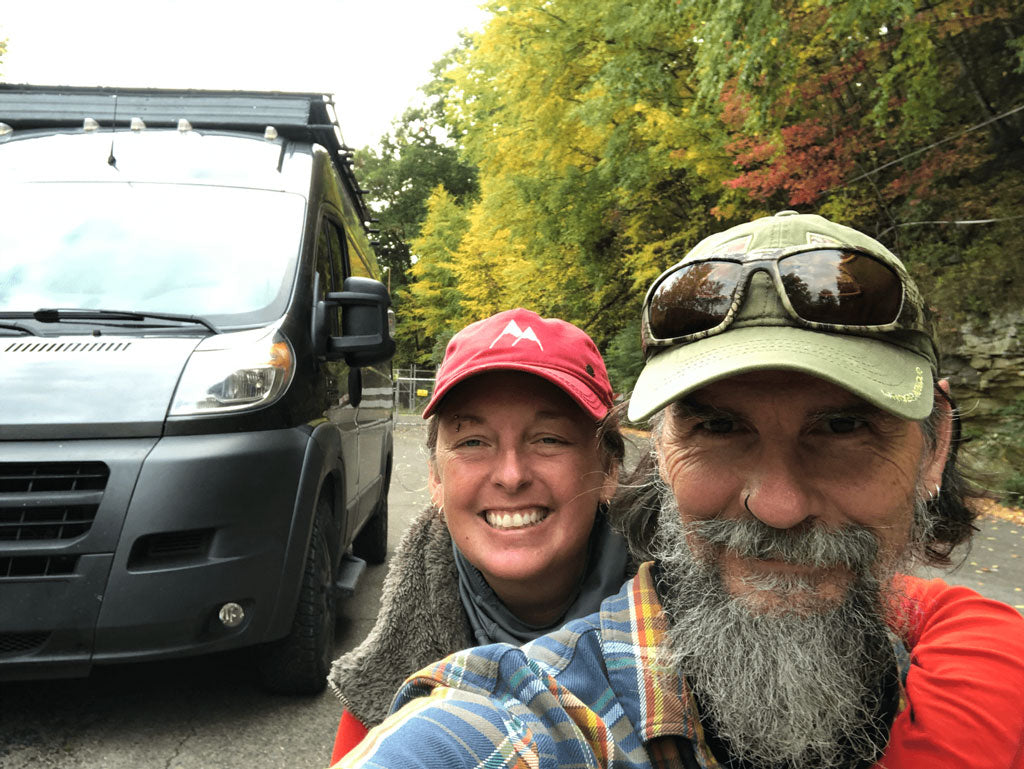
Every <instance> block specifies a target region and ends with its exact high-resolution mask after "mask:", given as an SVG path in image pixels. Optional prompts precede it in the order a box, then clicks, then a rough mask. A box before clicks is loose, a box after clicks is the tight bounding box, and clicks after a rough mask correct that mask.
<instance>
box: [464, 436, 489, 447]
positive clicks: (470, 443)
mask: <svg viewBox="0 0 1024 769" xmlns="http://www.w3.org/2000/svg"><path fill="white" fill-rule="evenodd" d="M458 445H459V446H460V447H461V446H466V447H467V448H476V447H477V446H483V445H484V442H483V441H482V440H480V439H479V438H466V440H464V441H462V442H461V443H459V444H458Z"/></svg>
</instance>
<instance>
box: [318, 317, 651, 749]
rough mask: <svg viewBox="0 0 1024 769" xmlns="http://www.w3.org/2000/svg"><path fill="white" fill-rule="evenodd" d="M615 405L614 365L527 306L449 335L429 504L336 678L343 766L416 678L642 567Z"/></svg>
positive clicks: (530, 628) (577, 604)
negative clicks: (614, 519)
mask: <svg viewBox="0 0 1024 769" xmlns="http://www.w3.org/2000/svg"><path fill="white" fill-rule="evenodd" d="M611 406H612V389H611V384H610V383H609V381H608V375H607V373H606V371H605V366H604V361H603V360H602V359H601V355H600V353H598V351H597V348H596V346H595V345H594V343H593V341H592V340H591V339H590V337H588V336H587V335H586V334H585V333H584V332H583V331H581V330H580V329H578V328H576V327H575V326H573V325H572V324H570V323H566V322H565V321H562V320H557V319H553V318H541V317H540V316H539V315H537V314H536V313H533V312H530V311H528V310H523V309H517V310H510V311H507V312H502V313H498V314H497V315H494V316H492V317H490V318H487V319H486V320H482V321H479V322H477V323H474V324H472V325H470V326H467V327H466V328H464V329H463V330H462V331H460V332H459V333H458V334H456V335H455V336H454V337H453V338H452V340H451V342H450V343H449V344H448V348H447V350H446V352H445V358H444V361H443V362H442V364H441V366H440V368H439V369H438V372H437V382H436V387H435V390H434V393H433V396H432V398H431V400H430V403H429V404H428V405H427V408H426V409H425V410H424V412H423V416H424V417H425V418H428V419H429V420H430V422H429V425H428V436H427V447H428V450H429V452H430V458H429V477H430V496H431V501H432V505H431V506H430V507H429V508H428V509H427V510H425V511H424V512H423V513H421V514H420V516H419V517H418V518H417V519H416V520H415V521H414V522H413V524H412V526H411V527H410V529H409V530H408V531H407V532H406V534H405V536H404V537H403V540H402V543H401V544H400V545H399V547H398V550H397V551H396V552H395V554H394V556H393V558H392V562H391V566H390V569H389V572H388V576H387V578H386V580H385V583H384V595H383V597H382V599H381V611H380V614H379V615H378V618H377V623H376V625H375V626H374V628H373V630H372V631H371V632H370V635H369V636H368V637H367V639H366V640H365V641H364V642H363V643H362V644H361V645H360V646H359V647H358V648H357V649H355V650H354V651H352V652H350V653H349V654H346V655H345V656H343V657H341V658H340V659H338V660H337V661H335V663H334V667H333V669H332V672H331V677H330V683H331V686H332V688H333V689H334V691H335V693H336V694H337V695H338V696H339V698H340V699H341V701H342V703H343V705H344V708H345V710H344V713H343V716H342V721H341V724H340V727H339V731H338V738H337V741H336V743H335V748H334V756H333V761H337V760H338V759H339V758H340V757H341V756H342V755H344V754H345V752H347V751H348V750H349V749H350V748H351V747H352V746H353V745H355V744H356V743H357V742H358V741H359V739H361V737H362V736H363V734H365V731H366V729H365V727H372V726H375V725H376V724H377V723H379V722H380V721H382V720H383V718H384V717H385V716H386V715H387V709H388V706H389V705H390V703H391V698H392V696H393V695H394V693H395V691H396V690H397V689H398V687H399V685H400V684H401V683H402V681H403V680H404V679H405V678H406V677H407V676H409V675H411V674H413V673H415V672H416V671H417V670H419V669H420V668H422V667H424V666H426V665H427V664H429V663H430V662H432V661H434V660H435V659H439V658H441V657H444V656H446V655H447V654H450V653H451V652H453V651H457V650H459V649H463V648H467V647H470V646H475V645H477V644H487V643H493V642H497V641H502V642H507V643H512V644H516V645H518V644H521V643H524V642H526V641H529V640H532V639H534V638H537V637H538V636H540V635H543V634H545V633H547V632H549V631H551V630H554V629H557V628H558V627H560V626H561V625H562V624H564V623H565V622H567V621H568V620H570V619H575V618H577V617H582V616H585V615H587V614H591V613H592V612H594V611H596V610H597V609H598V607H599V605H600V602H601V600H602V599H603V598H605V597H606V596H608V595H610V594H612V593H614V592H615V591H616V590H618V589H619V587H620V585H621V584H622V582H623V580H624V579H625V578H627V577H628V576H629V575H630V574H632V573H633V572H634V571H635V563H632V562H631V561H630V559H629V556H628V555H627V551H626V547H625V542H624V541H623V539H622V538H621V536H620V535H618V534H616V533H613V532H612V530H611V528H610V526H609V525H608V521H607V518H606V505H607V503H608V501H609V500H610V498H611V497H612V495H613V494H614V493H615V489H616V483H617V481H618V474H619V467H620V464H621V462H622V457H623V454H624V442H623V437H622V434H621V432H620V431H619V427H618V422H617V420H616V416H615V414H614V412H612V411H611Z"/></svg>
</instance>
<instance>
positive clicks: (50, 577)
mask: <svg viewBox="0 0 1024 769" xmlns="http://www.w3.org/2000/svg"><path fill="white" fill-rule="evenodd" d="M309 450H310V440H309V434H308V432H307V431H305V430H303V429H301V428H299V429H286V430H268V431H260V432H245V433H234V434H228V435H197V436H171V437H164V438H160V439H156V438H138V439H124V440H82V441H25V442H13V441H12V442H2V443H0V454H2V456H3V461H0V607H2V610H0V680H12V679H27V678H41V677H55V676H59V677H69V676H77V675H86V674H87V673H88V671H89V669H90V667H91V666H92V665H94V664H100V663H113V662H123V661H129V660H149V659H159V658H165V657H177V656H185V655H192V654H200V653H209V652H215V651H221V650H225V649H230V648H235V647H240V646H245V645H249V644H255V643H261V642H264V641H268V640H272V636H273V635H274V634H277V635H280V634H281V633H282V630H281V622H280V620H275V613H276V614H280V611H281V603H282V595H281V594H280V593H281V585H282V584H283V583H286V582H287V580H285V579H284V569H285V568H286V561H287V562H289V563H291V562H294V561H295V559H296V557H299V558H301V554H299V555H298V556H297V555H296V553H292V554H291V557H290V558H289V549H290V548H291V549H292V550H296V551H297V552H298V551H299V550H301V553H304V552H305V544H306V543H305V542H304V541H299V540H301V538H302V537H303V535H304V534H303V533H305V536H308V522H306V524H305V525H302V524H301V522H300V525H296V521H295V520H294V519H295V518H296V515H295V510H296V500H297V499H298V498H299V492H300V486H301V485H302V484H308V483H309V481H308V480H307V479H304V478H303V472H302V471H303V466H304V461H305V459H306V455H307V452H308V451H309ZM307 493H308V490H307ZM287 600H288V597H285V603H287ZM228 602H234V603H237V604H239V605H241V606H242V607H243V609H244V610H245V619H244V620H243V621H242V622H241V624H239V625H238V626H236V627H233V628H228V627H226V626H225V625H224V624H223V623H222V622H221V621H220V620H219V619H218V612H219V609H220V607H221V606H222V605H223V604H225V603H228Z"/></svg>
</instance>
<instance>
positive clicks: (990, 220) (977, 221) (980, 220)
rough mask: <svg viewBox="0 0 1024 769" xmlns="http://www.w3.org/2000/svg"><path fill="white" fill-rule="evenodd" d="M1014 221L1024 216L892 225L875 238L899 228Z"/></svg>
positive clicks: (936, 220)
mask: <svg viewBox="0 0 1024 769" xmlns="http://www.w3.org/2000/svg"><path fill="white" fill-rule="evenodd" d="M1012 219H1024V214H1017V215H1016V216H1003V217H1000V218H998V219H933V220H930V221H920V222H901V223H899V224H894V225H892V227H886V228H885V229H884V230H882V231H881V232H880V233H878V235H876V236H875V237H876V238H880V237H882V236H883V235H885V234H886V233H887V232H891V231H892V230H895V229H896V228H897V227H918V226H921V225H924V224H955V225H958V226H965V225H970V224H995V223H996V222H1008V221H1011V220H1012Z"/></svg>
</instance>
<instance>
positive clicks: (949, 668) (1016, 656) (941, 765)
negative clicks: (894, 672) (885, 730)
mask: <svg viewBox="0 0 1024 769" xmlns="http://www.w3.org/2000/svg"><path fill="white" fill-rule="evenodd" d="M903 579H904V580H905V584H904V585H903V587H904V593H905V595H906V596H907V598H908V600H909V601H911V602H912V604H911V605H913V604H916V605H917V610H916V612H915V613H914V615H913V619H912V622H911V627H910V637H909V639H908V640H909V649H910V671H909V673H908V675H907V686H906V694H907V707H906V708H905V709H904V710H903V711H902V712H901V713H900V714H899V715H898V716H897V717H896V720H895V722H894V723H893V729H892V737H891V738H890V742H889V745H888V747H887V748H886V752H885V755H884V756H883V758H882V760H881V761H880V762H879V763H878V765H877V766H878V767H879V769H914V768H916V767H928V769H947V768H948V769H963V767H971V769H1024V617H1021V615H1020V614H1019V613H1018V612H1017V611H1015V610H1014V609H1013V608H1012V607H1010V606H1008V605H1007V604H1004V603H1001V602H999V601H993V600H991V599H988V598H984V597H983V596H981V595H979V594H978V593H976V592H974V591H973V590H971V589H969V588H966V587H960V586H955V585H948V584H946V583H945V582H943V581H942V580H939V579H933V580H923V579H918V578H915V577H905V578H903Z"/></svg>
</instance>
